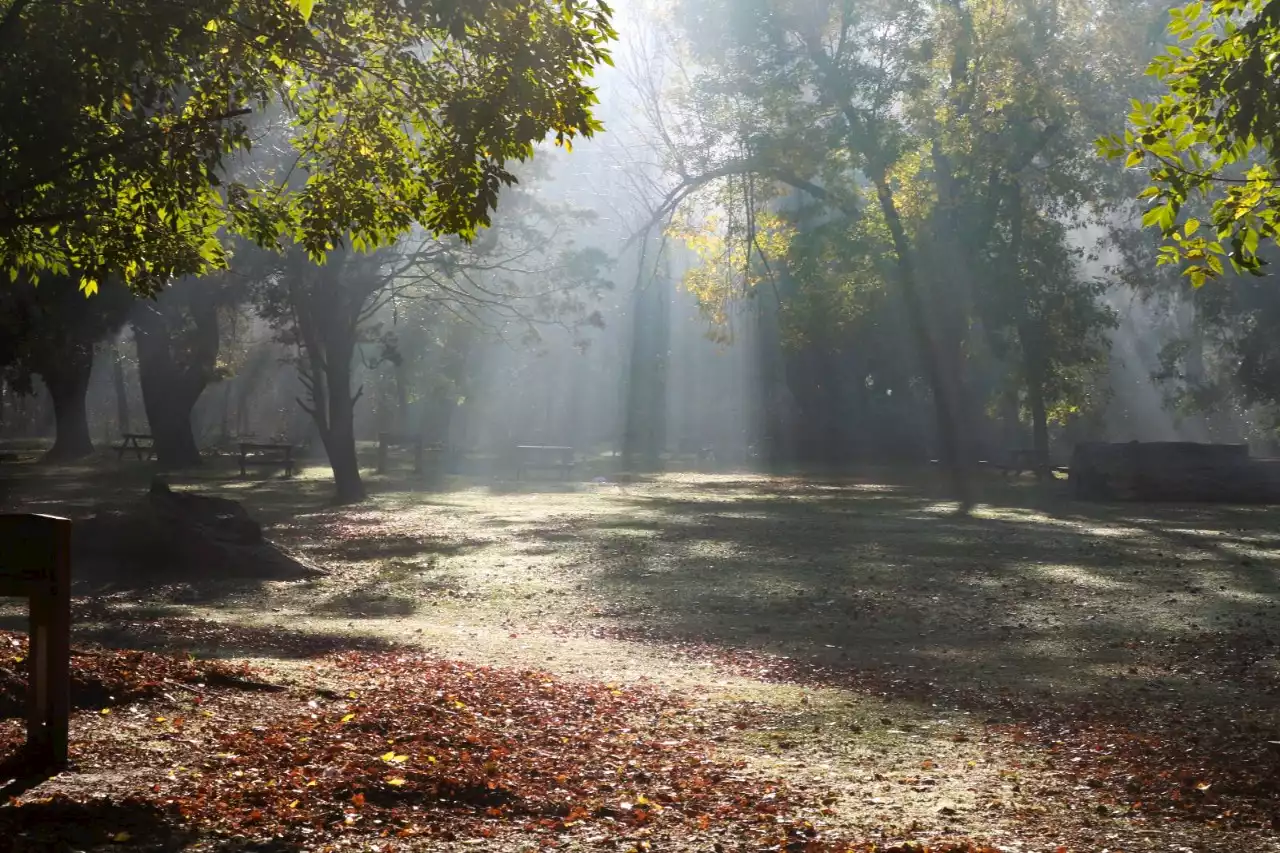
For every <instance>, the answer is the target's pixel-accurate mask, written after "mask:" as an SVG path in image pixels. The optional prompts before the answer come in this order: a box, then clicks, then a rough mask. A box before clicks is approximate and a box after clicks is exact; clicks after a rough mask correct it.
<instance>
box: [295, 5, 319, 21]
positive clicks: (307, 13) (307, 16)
mask: <svg viewBox="0 0 1280 853" xmlns="http://www.w3.org/2000/svg"><path fill="white" fill-rule="evenodd" d="M289 5H291V6H293V8H295V9H297V10H298V14H300V15H301V16H302V20H304V21H310V20H311V11H312V9H313V8H315V5H316V0H289Z"/></svg>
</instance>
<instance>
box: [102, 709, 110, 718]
mask: <svg viewBox="0 0 1280 853" xmlns="http://www.w3.org/2000/svg"><path fill="white" fill-rule="evenodd" d="M110 713H111V709H110V708H103V709H102V714H103V715H104V716H105V715H107V714H110Z"/></svg>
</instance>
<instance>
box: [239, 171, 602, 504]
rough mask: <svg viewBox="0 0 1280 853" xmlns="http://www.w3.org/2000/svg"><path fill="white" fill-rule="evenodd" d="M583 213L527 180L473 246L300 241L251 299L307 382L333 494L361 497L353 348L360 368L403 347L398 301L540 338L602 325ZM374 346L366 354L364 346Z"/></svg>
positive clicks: (597, 273)
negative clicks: (357, 246) (555, 330)
mask: <svg viewBox="0 0 1280 853" xmlns="http://www.w3.org/2000/svg"><path fill="white" fill-rule="evenodd" d="M583 215H584V214H583V213H582V212H581V211H576V210H573V209H566V208H564V207H562V206H552V205H548V204H545V203H544V202H542V201H541V200H540V199H539V198H537V197H536V195H535V194H533V193H532V192H530V191H528V189H527V188H521V189H517V188H512V189H511V190H508V193H507V198H506V199H505V200H504V207H503V213H502V216H501V219H500V221H499V222H497V223H495V225H494V226H493V227H492V228H490V229H488V230H486V231H485V232H483V234H482V235H481V236H480V237H479V239H477V240H475V241H474V242H472V243H470V244H468V243H466V242H465V241H462V240H458V239H435V238H429V237H424V238H422V239H420V240H418V241H417V242H415V243H410V242H408V241H404V243H402V245H401V246H400V247H399V248H398V249H395V250H392V249H383V250H379V251H378V252H374V253H367V254H360V253H356V252H351V251H345V250H338V251H335V252H333V253H332V256H331V259H330V261H329V262H328V263H326V264H323V265H317V264H315V263H313V262H312V261H311V259H310V258H309V256H308V254H307V253H306V252H305V251H303V250H302V249H301V247H299V248H298V249H296V250H295V251H293V252H290V253H287V254H286V256H285V258H284V260H283V263H282V264H281V267H280V272H279V274H278V275H275V276H271V277H268V278H266V279H264V280H263V281H262V282H261V284H260V286H259V287H258V288H257V293H256V296H255V302H256V303H257V305H258V307H259V312H260V313H261V314H262V316H263V317H264V318H266V319H267V320H268V321H269V322H270V323H271V325H272V326H273V328H275V329H276V330H277V333H278V335H279V337H280V339H281V340H282V342H284V343H285V344H287V345H288V346H290V347H292V348H293V349H294V351H295V353H296V364H297V366H298V370H299V376H300V377H301V378H302V381H303V384H304V385H305V387H306V389H307V395H306V396H307V399H305V400H300V401H299V402H300V404H301V405H302V406H303V408H304V409H305V410H306V411H307V413H308V415H310V416H311V418H312V419H313V420H314V422H315V424H316V427H317V429H318V431H319V433H320V438H321V440H322V441H323V443H324V446H325V450H326V452H327V453H328V456H329V464H330V467H331V468H332V469H333V476H334V483H335V486H336V489H337V499H338V501H339V502H341V503H354V502H357V501H360V500H362V499H363V498H364V496H365V491H364V485H363V483H362V481H361V478H360V467H359V462H358V459H357V455H356V446H355V423H354V416H355V405H356V403H357V401H358V400H359V399H360V397H361V395H362V394H363V388H362V387H361V388H356V389H354V391H353V384H354V383H353V377H354V375H355V367H356V365H355V361H356V356H357V355H359V356H360V361H361V362H362V363H363V364H364V365H366V366H367V367H370V368H373V367H377V366H378V365H380V364H382V363H384V362H388V361H389V362H392V363H395V362H397V361H399V360H401V358H402V356H401V353H400V352H399V350H398V349H397V347H396V339H397V336H396V335H394V334H392V332H391V330H389V329H388V328H387V322H386V321H387V320H389V319H391V317H389V316H388V313H389V312H391V314H392V316H394V311H395V308H396V306H397V304H398V303H403V302H405V301H417V300H420V301H424V302H429V303H432V304H433V305H435V306H437V307H439V308H440V309H441V310H443V311H447V312H449V313H451V314H452V315H454V316H455V317H457V318H459V319H461V320H462V321H464V322H468V323H472V324H475V325H477V326H479V327H482V328H483V329H485V330H486V331H488V332H491V333H492V334H495V335H497V336H499V337H500V338H503V339H508V340H510V339H513V338H516V337H519V338H520V339H521V340H524V341H536V339H537V337H538V335H539V328H540V327H542V326H545V325H546V324H558V325H562V326H567V327H569V328H573V327H575V326H580V325H599V324H600V319H599V314H598V313H596V312H594V311H592V310H591V305H592V303H593V302H594V300H595V299H596V298H598V295H599V292H600V291H601V290H602V289H603V288H606V287H608V286H609V283H608V282H607V281H606V280H604V279H603V278H602V277H601V273H602V269H603V267H604V266H605V264H606V262H607V260H608V259H607V257H606V256H605V255H604V254H603V253H602V252H600V251H599V250H595V249H578V248H576V246H574V244H573V241H572V229H573V226H574V224H575V222H576V221H579V220H580V219H581V218H582V216H583ZM366 350H372V353H371V354H369V353H366V352H365V351H366Z"/></svg>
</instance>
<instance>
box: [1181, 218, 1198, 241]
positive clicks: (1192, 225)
mask: <svg viewBox="0 0 1280 853" xmlns="http://www.w3.org/2000/svg"><path fill="white" fill-rule="evenodd" d="M1199 229H1200V220H1199V219H1196V218H1195V217H1194V216H1193V217H1191V218H1190V219H1188V220H1187V224H1186V225H1185V226H1184V228H1183V233H1184V234H1186V235H1187V236H1188V237H1190V236H1191V235H1192V234H1194V233H1196V231H1198V230H1199Z"/></svg>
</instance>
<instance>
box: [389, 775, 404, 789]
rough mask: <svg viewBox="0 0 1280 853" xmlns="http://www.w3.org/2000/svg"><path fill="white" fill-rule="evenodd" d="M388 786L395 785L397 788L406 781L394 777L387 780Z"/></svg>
mask: <svg viewBox="0 0 1280 853" xmlns="http://www.w3.org/2000/svg"><path fill="white" fill-rule="evenodd" d="M387 784H388V785H395V786H396V787H397V788H398V787H400V786H401V785H403V784H404V779H402V778H400V777H399V776H392V777H391V778H390V779H388V780H387Z"/></svg>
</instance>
